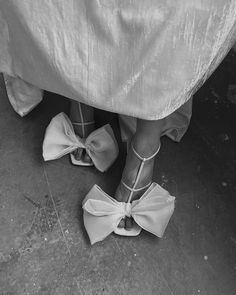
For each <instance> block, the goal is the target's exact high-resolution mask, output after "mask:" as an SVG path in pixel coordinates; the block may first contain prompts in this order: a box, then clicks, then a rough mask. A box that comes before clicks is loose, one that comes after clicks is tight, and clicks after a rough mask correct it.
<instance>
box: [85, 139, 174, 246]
mask: <svg viewBox="0 0 236 295" xmlns="http://www.w3.org/2000/svg"><path fill="white" fill-rule="evenodd" d="M131 148H132V151H133V152H134V154H135V155H136V157H137V158H138V159H139V160H140V161H141V162H140V165H139V168H138V172H137V175H136V178H135V182H134V185H133V186H132V187H129V186H128V185H127V184H126V183H125V182H124V181H123V180H122V185H124V186H125V187H126V188H127V189H128V190H129V191H130V194H129V197H128V202H118V201H117V200H115V199H114V198H111V197H110V196H109V195H107V194H106V193H105V192H104V191H103V190H102V189H101V188H100V187H99V186H97V185H94V186H93V188H92V189H91V190H90V191H89V193H88V194H87V196H86V198H85V199H84V201H83V209H84V225H85V228H86V230H87V233H88V235H89V238H90V241H91V244H94V243H96V242H98V241H102V240H103V239H104V238H106V237H107V236H108V235H109V234H110V233H112V232H114V233H116V234H118V235H123V236H137V235H138V234H139V233H140V232H141V230H142V228H143V229H145V230H146V231H148V232H150V233H152V234H154V235H156V236H158V237H162V236H163V234H164V231H165V229H166V226H167V224H168V222H169V220H170V217H171V216H172V214H173V211H174V201H175V198H174V197H173V196H171V195H170V194H169V193H168V192H167V191H166V190H165V189H163V188H162V187H161V186H159V185H158V184H157V183H151V182H150V183H148V184H147V185H145V186H143V187H141V188H137V185H138V182H139V180H140V176H141V173H142V171H143V168H144V165H145V163H146V162H147V161H149V160H151V159H153V157H155V155H156V154H157V153H158V152H159V149H160V148H159V149H158V150H157V151H156V152H155V153H154V154H153V155H152V156H151V157H148V158H143V157H141V156H140V155H139V154H138V153H137V151H136V150H135V149H134V147H133V146H132V145H131ZM145 189H146V191H145V192H144V193H143V194H142V195H141V197H140V198H139V199H138V200H133V201H132V197H133V194H134V193H135V192H137V191H140V192H141V191H143V190H145ZM127 217H128V218H133V220H134V224H133V227H132V228H131V229H130V230H126V229H125V228H119V227H118V225H119V223H120V221H121V220H122V219H124V218H127Z"/></svg>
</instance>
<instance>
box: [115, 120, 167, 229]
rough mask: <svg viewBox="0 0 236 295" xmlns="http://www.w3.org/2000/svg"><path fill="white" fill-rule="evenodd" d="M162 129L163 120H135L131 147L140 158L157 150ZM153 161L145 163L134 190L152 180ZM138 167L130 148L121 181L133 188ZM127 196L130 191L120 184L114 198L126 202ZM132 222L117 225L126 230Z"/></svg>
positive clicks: (134, 195)
mask: <svg viewBox="0 0 236 295" xmlns="http://www.w3.org/2000/svg"><path fill="white" fill-rule="evenodd" d="M162 127H163V120H156V121H148V120H141V119H138V120H137V130H136V133H135V134H134V136H133V138H132V145H133V147H134V149H135V150H136V151H137V153H138V154H139V155H140V156H141V157H144V158H148V157H150V156H152V155H153V154H154V153H155V152H156V151H157V150H158V148H159V146H160V136H161V132H162ZM154 160H155V158H153V159H151V160H149V161H147V162H145V164H144V167H143V170H142V172H141V175H140V179H139V181H138V183H137V185H136V188H141V187H143V186H145V185H147V184H148V183H150V181H151V180H152V174H153V167H154ZM139 165H140V160H139V159H138V158H137V156H136V155H135V154H134V152H133V150H132V149H131V148H130V149H129V151H128V154H127V158H126V164H125V168H124V171H123V174H122V181H123V182H124V183H125V184H127V185H128V186H129V187H133V185H134V183H135V180H136V176H137V173H138V169H139ZM144 192H145V189H144V190H143V191H139V192H135V193H134V194H133V196H132V200H134V199H138V198H139V197H140V196H141V195H142V194H143V193H144ZM129 194H130V191H129V190H128V189H127V188H126V187H125V186H124V185H123V184H122V182H121V183H120V184H119V186H118V188H117V190H116V194H115V198H116V199H117V200H118V201H120V202H127V201H128V197H129ZM132 222H133V221H132V219H130V218H126V219H123V220H122V221H121V223H120V224H119V227H125V228H126V229H127V230H128V229H129V228H131V227H132Z"/></svg>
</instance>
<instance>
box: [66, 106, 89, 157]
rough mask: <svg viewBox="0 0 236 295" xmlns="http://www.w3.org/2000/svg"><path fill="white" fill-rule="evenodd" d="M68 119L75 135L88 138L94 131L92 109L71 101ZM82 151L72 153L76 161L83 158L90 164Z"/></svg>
mask: <svg viewBox="0 0 236 295" xmlns="http://www.w3.org/2000/svg"><path fill="white" fill-rule="evenodd" d="M70 119H71V122H72V123H79V124H73V127H74V130H75V133H76V134H78V135H79V136H80V137H82V138H84V137H85V138H86V137H88V135H89V134H90V133H91V132H92V131H93V130H94V123H92V122H94V108H93V107H91V106H88V105H86V104H83V103H80V102H77V101H75V100H71V105H70ZM82 152H83V149H77V150H76V151H75V152H74V156H75V158H76V160H80V159H81V158H82V157H83V160H84V161H85V162H91V159H90V157H89V156H88V155H87V154H86V153H85V154H84V155H83V153H82Z"/></svg>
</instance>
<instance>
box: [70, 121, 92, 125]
mask: <svg viewBox="0 0 236 295" xmlns="http://www.w3.org/2000/svg"><path fill="white" fill-rule="evenodd" d="M94 123H95V121H90V122H83V123H82V122H72V124H73V125H78V126H82V125H84V126H86V125H90V124H94Z"/></svg>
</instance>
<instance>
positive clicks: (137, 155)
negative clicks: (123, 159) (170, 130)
mask: <svg viewBox="0 0 236 295" xmlns="http://www.w3.org/2000/svg"><path fill="white" fill-rule="evenodd" d="M131 148H132V150H133V152H134V154H135V155H136V157H137V158H139V159H140V160H141V161H148V160H151V159H152V158H154V157H155V156H156V155H157V154H158V153H159V151H160V148H161V144H160V145H159V147H158V149H157V151H156V152H155V153H154V154H153V155H151V156H150V157H148V158H144V157H142V156H140V155H139V153H138V152H137V151H136V150H135V148H134V146H133V143H131Z"/></svg>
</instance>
